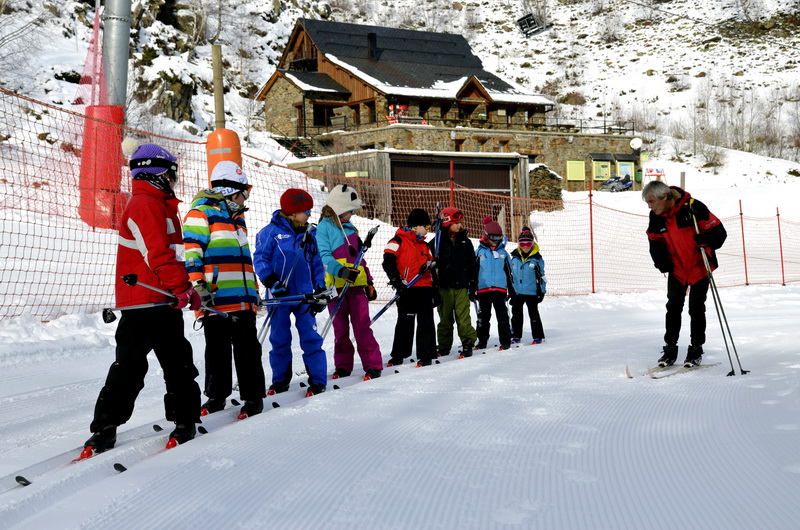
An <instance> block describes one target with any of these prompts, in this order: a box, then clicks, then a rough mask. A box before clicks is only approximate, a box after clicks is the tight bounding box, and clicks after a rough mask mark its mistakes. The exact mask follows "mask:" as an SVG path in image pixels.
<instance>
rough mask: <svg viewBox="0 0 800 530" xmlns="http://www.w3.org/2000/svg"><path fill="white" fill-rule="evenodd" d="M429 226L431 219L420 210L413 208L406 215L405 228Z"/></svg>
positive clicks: (426, 213)
mask: <svg viewBox="0 0 800 530" xmlns="http://www.w3.org/2000/svg"><path fill="white" fill-rule="evenodd" d="M430 224H431V217H430V216H429V215H428V212H426V211H425V210H423V209H421V208H415V209H413V210H411V213H409V214H408V220H407V221H406V226H407V227H409V228H414V227H415V226H429V225H430Z"/></svg>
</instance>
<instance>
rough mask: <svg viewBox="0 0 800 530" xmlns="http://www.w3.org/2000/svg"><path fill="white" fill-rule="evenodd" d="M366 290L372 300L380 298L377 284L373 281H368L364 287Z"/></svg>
mask: <svg viewBox="0 0 800 530" xmlns="http://www.w3.org/2000/svg"><path fill="white" fill-rule="evenodd" d="M364 291H365V292H366V293H367V300H369V301H370V302H372V301H373V300H376V299H377V298H378V291H377V290H375V286H374V285H373V284H372V282H371V281H369V282H367V286H366V287H364Z"/></svg>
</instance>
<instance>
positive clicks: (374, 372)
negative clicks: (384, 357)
mask: <svg viewBox="0 0 800 530" xmlns="http://www.w3.org/2000/svg"><path fill="white" fill-rule="evenodd" d="M380 376H381V371H380V370H378V369H377V368H370V369H369V370H367V373H366V374H365V375H364V381H369V380H370V379H377V378H379V377H380Z"/></svg>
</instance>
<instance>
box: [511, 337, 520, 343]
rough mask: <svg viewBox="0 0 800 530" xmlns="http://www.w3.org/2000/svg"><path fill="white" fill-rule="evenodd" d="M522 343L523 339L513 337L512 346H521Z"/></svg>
mask: <svg viewBox="0 0 800 530" xmlns="http://www.w3.org/2000/svg"><path fill="white" fill-rule="evenodd" d="M520 342H522V339H521V338H519V337H513V338H512V339H511V344H519V343H520Z"/></svg>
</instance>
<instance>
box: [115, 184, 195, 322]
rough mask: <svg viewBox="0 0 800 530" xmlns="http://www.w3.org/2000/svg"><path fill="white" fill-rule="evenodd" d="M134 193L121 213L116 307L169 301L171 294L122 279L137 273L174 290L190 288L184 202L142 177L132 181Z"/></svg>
mask: <svg viewBox="0 0 800 530" xmlns="http://www.w3.org/2000/svg"><path fill="white" fill-rule="evenodd" d="M131 189H132V192H133V196H132V197H131V200H130V201H129V202H128V206H127V207H126V208H125V212H124V213H123V214H122V220H121V222H120V227H119V241H118V245H117V278H116V295H117V307H128V306H132V305H139V304H147V303H151V302H167V301H170V298H168V297H167V296H165V295H163V294H160V293H157V292H155V291H153V290H151V289H147V288H145V287H141V286H138V285H137V286H130V285H128V284H126V283H125V282H123V281H122V276H123V275H125V274H136V275H137V276H138V281H139V282H140V283H145V284H147V285H151V286H153V287H157V288H159V289H163V290H165V291H169V292H172V293H180V292H182V291H185V290H186V289H188V288H189V287H190V286H191V284H190V283H189V274H188V273H187V272H186V266H185V264H184V262H183V234H182V232H181V221H180V218H179V217H178V204H179V203H180V202H181V201H179V200H178V199H177V198H175V197H172V196H171V195H168V194H166V193H164V192H163V191H161V190H159V189H157V188H156V187H155V186H153V185H152V184H150V183H148V182H146V181H143V180H134V181H132V183H131Z"/></svg>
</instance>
